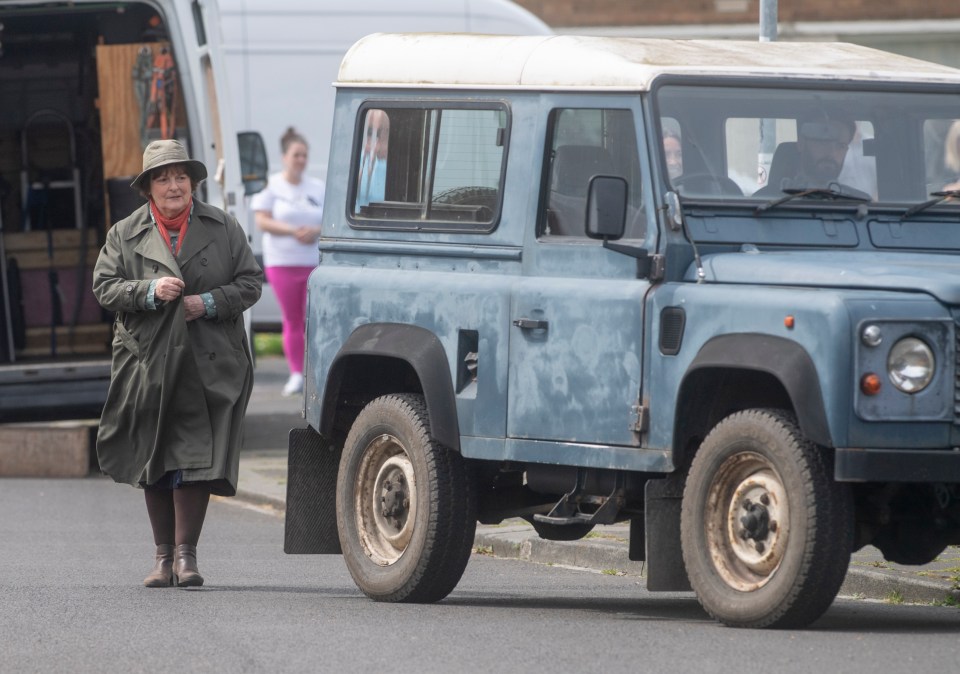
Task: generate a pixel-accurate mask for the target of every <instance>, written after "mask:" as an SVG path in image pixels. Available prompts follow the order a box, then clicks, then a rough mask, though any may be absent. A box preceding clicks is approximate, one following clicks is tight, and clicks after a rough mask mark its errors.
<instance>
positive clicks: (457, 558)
mask: <svg viewBox="0 0 960 674" xmlns="http://www.w3.org/2000/svg"><path fill="white" fill-rule="evenodd" d="M476 520H477V518H476V499H475V496H474V485H473V480H472V479H471V477H470V475H469V471H468V469H467V465H466V463H465V462H464V460H463V459H462V458H461V456H460V455H459V454H458V453H456V452H454V451H452V450H450V449H447V448H446V447H443V446H441V445H440V444H438V443H437V442H436V441H435V440H434V439H433V438H432V437H431V436H430V423H429V417H428V415H427V409H426V403H425V402H424V399H423V396H419V395H412V394H396V395H386V396H382V397H380V398H377V399H375V400H373V401H372V402H370V403H369V404H368V405H367V406H366V407H364V408H363V410H362V411H361V412H360V414H359V415H358V416H357V419H356V421H354V423H353V426H352V427H351V428H350V433H349V434H348V435H347V440H346V443H345V445H344V448H343V454H342V456H341V458H340V468H339V471H338V474H337V531H338V534H339V537H340V547H341V548H342V550H343V557H344V561H346V564H347V568H348V569H349V570H350V575H352V576H353V580H354V582H356V584H357V586H358V587H359V588H360V589H361V590H362V591H363V592H364V594H366V595H367V596H368V597H370V598H371V599H375V600H377V601H389V602H433V601H439V600H440V599H443V598H444V597H446V596H447V595H448V594H450V592H451V591H452V590H453V588H454V587H456V585H457V583H458V582H459V580H460V577H461V576H462V575H463V571H464V569H465V568H466V565H467V560H468V559H469V558H470V551H471V549H472V547H473V537H474V533H475V530H476V524H477V521H476Z"/></svg>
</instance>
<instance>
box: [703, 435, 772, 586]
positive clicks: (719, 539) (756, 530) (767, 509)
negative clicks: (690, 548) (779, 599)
mask: <svg viewBox="0 0 960 674" xmlns="http://www.w3.org/2000/svg"><path fill="white" fill-rule="evenodd" d="M705 515H706V516H705V518H704V522H705V525H706V532H705V533H706V540H707V550H708V554H709V555H710V559H711V561H712V563H713V566H714V568H715V569H716V571H717V573H718V574H719V575H720V577H721V578H722V579H723V581H724V582H725V583H726V584H727V585H728V586H730V587H731V588H733V589H735V590H739V591H741V592H750V591H753V590H757V589H759V588H761V587H763V586H764V585H766V584H767V583H768V582H769V581H770V579H771V578H773V576H774V575H775V574H776V572H777V569H778V568H780V564H781V563H782V561H783V558H784V553H785V552H786V549H787V541H788V539H789V534H790V526H789V525H790V521H789V516H790V509H789V503H788V501H787V495H786V489H785V488H784V486H783V481H782V480H781V479H780V477H779V475H777V473H776V471H775V470H774V469H773V466H772V465H771V464H770V462H769V461H768V460H767V459H765V458H764V457H762V456H761V455H759V454H755V453H753V452H741V453H738V454H735V455H733V456H731V457H729V458H728V459H727V460H726V461H724V462H723V465H721V467H720V469H719V470H718V471H717V473H716V475H715V476H714V478H713V481H712V483H711V485H710V490H709V492H708V495H707V502H706V512H705Z"/></svg>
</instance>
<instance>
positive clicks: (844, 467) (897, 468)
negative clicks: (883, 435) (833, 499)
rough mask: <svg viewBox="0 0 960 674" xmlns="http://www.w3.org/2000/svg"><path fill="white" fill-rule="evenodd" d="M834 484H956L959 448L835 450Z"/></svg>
mask: <svg viewBox="0 0 960 674" xmlns="http://www.w3.org/2000/svg"><path fill="white" fill-rule="evenodd" d="M834 479H836V480H837V481H838V482H948V483H949V482H960V448H957V447H953V448H948V449H863V448H858V447H842V448H838V449H837V450H836V461H835V465H834Z"/></svg>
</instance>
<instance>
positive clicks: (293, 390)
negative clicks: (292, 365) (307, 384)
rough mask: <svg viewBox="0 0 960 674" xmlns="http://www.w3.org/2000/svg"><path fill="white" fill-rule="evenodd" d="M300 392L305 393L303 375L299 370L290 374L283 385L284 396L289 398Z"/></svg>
mask: <svg viewBox="0 0 960 674" xmlns="http://www.w3.org/2000/svg"><path fill="white" fill-rule="evenodd" d="M298 393H303V375H302V374H300V373H299V372H294V373H293V374H291V375H290V378H289V379H288V380H287V383H286V384H284V385H283V396H284V397H285V398H289V397H290V396H295V395H297V394H298Z"/></svg>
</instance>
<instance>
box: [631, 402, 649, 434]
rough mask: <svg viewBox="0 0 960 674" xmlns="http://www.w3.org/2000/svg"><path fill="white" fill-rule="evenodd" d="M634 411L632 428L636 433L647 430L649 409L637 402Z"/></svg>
mask: <svg viewBox="0 0 960 674" xmlns="http://www.w3.org/2000/svg"><path fill="white" fill-rule="evenodd" d="M632 412H633V413H632V414H631V417H632V418H631V419H630V430H631V431H633V432H634V433H643V432H645V431H646V430H647V425H648V423H649V421H650V411H649V409H648V408H646V407H644V406H643V405H641V404H639V403H637V404H636V405H634V406H633V407H632Z"/></svg>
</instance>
